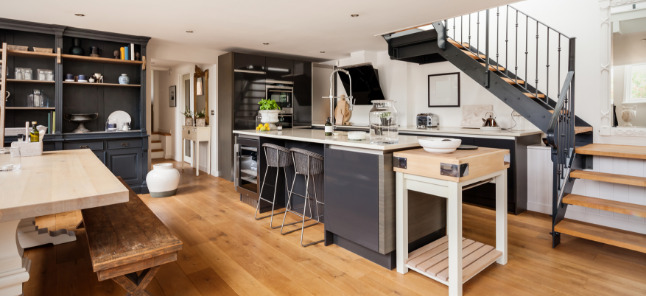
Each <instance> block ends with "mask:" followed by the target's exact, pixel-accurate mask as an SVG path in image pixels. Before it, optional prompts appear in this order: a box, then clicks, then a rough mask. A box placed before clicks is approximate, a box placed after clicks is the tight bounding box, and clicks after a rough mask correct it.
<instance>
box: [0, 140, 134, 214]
mask: <svg viewBox="0 0 646 296" xmlns="http://www.w3.org/2000/svg"><path fill="white" fill-rule="evenodd" d="M9 157H10V156H9V154H2V155H0V162H5V161H7V159H8V158H9ZM0 188H1V191H0V192H1V193H0V196H1V198H0V222H4V221H9V220H17V219H22V218H29V217H36V216H42V215H48V214H53V213H61V212H67V211H72V210H78V209H85V208H92V207H99V206H104V205H110V204H115V203H121V202H127V201H128V189H127V188H126V187H125V186H123V184H121V182H119V180H118V179H117V177H115V176H114V174H112V172H110V170H108V168H107V167H106V166H105V165H104V164H103V163H102V162H101V161H100V160H99V159H98V158H97V157H96V155H94V153H93V152H92V151H91V150H89V149H79V150H62V151H55V152H45V153H43V155H41V156H31V157H22V167H21V169H20V170H18V171H11V172H0Z"/></svg>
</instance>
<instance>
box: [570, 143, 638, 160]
mask: <svg viewBox="0 0 646 296" xmlns="http://www.w3.org/2000/svg"><path fill="white" fill-rule="evenodd" d="M576 153H577V154H585V155H598V156H609V157H618V158H632V159H646V147H645V146H629V145H612V144H588V145H585V146H582V147H577V148H576Z"/></svg>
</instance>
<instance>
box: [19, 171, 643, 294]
mask: <svg viewBox="0 0 646 296" xmlns="http://www.w3.org/2000/svg"><path fill="white" fill-rule="evenodd" d="M175 164H176V166H178V165H179V163H175ZM141 196H142V199H143V201H144V202H145V203H146V204H147V205H148V206H149V207H150V208H151V210H152V211H153V212H154V213H155V214H156V215H157V216H158V217H159V218H160V219H161V220H162V221H163V222H164V224H166V225H167V226H168V227H169V228H170V229H171V231H172V232H173V233H174V234H175V235H177V236H178V237H179V238H180V239H181V240H182V241H183V242H184V248H183V250H182V251H180V252H179V254H178V259H177V261H176V262H173V263H169V264H165V265H163V266H162V267H161V268H160V270H159V272H158V273H157V276H156V277H155V278H154V279H153V281H152V282H151V283H150V285H148V288H147V290H148V291H149V292H150V294H151V295H226V296H229V295H231V296H233V295H254V296H255V295H446V293H447V291H448V290H447V288H446V286H444V285H442V284H440V283H437V282H435V281H433V280H431V279H429V278H427V277H424V276H422V275H420V274H418V273H417V272H414V271H410V272H408V273H407V274H405V275H402V274H399V273H397V272H396V271H395V270H386V269H384V268H382V267H380V266H378V265H376V264H374V263H372V262H370V261H368V260H366V259H363V258H361V257H360V256H358V255H355V254H354V253H352V252H349V251H347V250H345V249H343V248H340V247H338V246H336V245H331V246H327V247H325V246H324V245H323V244H317V245H314V246H310V247H307V248H302V247H301V246H300V244H299V238H300V232H299V231H297V232H294V233H291V234H289V235H285V236H283V235H280V232H279V230H278V229H275V230H271V229H269V221H268V219H264V220H260V221H256V220H254V219H253V213H254V210H255V209H253V208H251V207H250V206H248V205H245V204H243V203H241V202H240V201H239V195H238V194H237V193H236V192H235V190H234V188H233V184H232V183H231V182H228V181H225V180H223V179H220V178H215V177H212V176H208V175H206V174H201V175H200V176H198V177H196V176H195V173H194V172H193V171H192V170H191V169H185V170H184V173H183V174H182V180H181V184H180V188H179V190H178V194H177V195H176V196H173V197H169V198H151V197H150V196H149V195H141ZM463 208H464V236H465V237H466V238H469V239H473V240H477V241H480V242H482V243H485V244H489V245H493V244H495V236H494V234H495V224H494V221H495V212H494V211H492V210H488V209H483V208H480V207H475V206H470V205H464V207H463ZM276 218H277V219H279V220H278V221H279V222H280V221H281V219H282V215H281V216H278V217H276ZM80 219H81V216H80V213H79V212H69V213H63V214H58V215H52V216H47V217H41V218H38V219H37V224H38V225H39V226H41V227H49V228H50V230H56V229H74V228H75V227H76V225H77V224H78V222H79V221H80ZM287 221H288V222H293V221H297V217H295V216H293V215H288V216H287ZM550 225H551V224H550V217H549V216H547V215H543V214H537V213H531V212H527V213H523V214H521V215H517V216H514V215H510V216H509V263H508V264H507V265H505V266H500V265H498V264H493V265H491V266H490V267H489V268H487V269H485V270H484V271H482V272H481V273H479V274H478V275H477V276H475V277H474V278H472V279H471V280H469V281H468V282H467V283H466V284H465V285H464V295H646V281H644V278H646V254H641V253H638V252H633V251H630V250H625V249H621V248H617V247H612V246H607V245H604V244H600V243H596V242H591V241H587V240H583V239H579V238H575V237H571V236H567V235H563V237H562V243H561V245H560V246H558V247H557V248H556V249H552V248H551V237H550V235H549V231H550ZM77 237H78V239H77V241H76V242H72V243H68V244H62V245H58V246H51V245H50V246H43V247H36V248H33V249H28V250H26V251H25V256H26V257H28V258H30V259H31V260H32V268H31V273H30V276H31V278H30V280H29V281H28V282H26V283H25V284H24V292H25V295H124V293H125V291H124V290H123V289H122V288H121V287H119V286H118V285H117V284H115V283H113V282H112V281H103V282H99V281H98V280H97V277H96V274H94V273H93V272H92V268H91V264H90V258H89V254H88V249H87V241H86V237H85V232H84V231H83V230H79V231H77ZM305 237H306V240H307V239H309V240H314V239H320V238H321V237H323V225H317V226H314V227H310V228H307V229H306V232H305Z"/></svg>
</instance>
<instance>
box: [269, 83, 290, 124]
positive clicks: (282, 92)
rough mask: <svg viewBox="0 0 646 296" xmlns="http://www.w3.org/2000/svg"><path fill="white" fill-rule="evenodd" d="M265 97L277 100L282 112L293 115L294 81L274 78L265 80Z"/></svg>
mask: <svg viewBox="0 0 646 296" xmlns="http://www.w3.org/2000/svg"><path fill="white" fill-rule="evenodd" d="M265 97H266V98H267V99H273V100H274V101H276V103H277V104H278V106H279V107H280V113H281V114H289V115H291V114H292V113H293V112H294V111H293V110H294V109H293V107H292V102H293V97H294V82H291V81H282V80H272V79H267V80H265ZM290 121H291V120H290Z"/></svg>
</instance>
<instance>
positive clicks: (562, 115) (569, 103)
mask: <svg viewBox="0 0 646 296" xmlns="http://www.w3.org/2000/svg"><path fill="white" fill-rule="evenodd" d="M573 80H574V71H569V72H568V73H567V76H566V77H565V81H563V88H562V89H561V92H560V94H559V100H558V102H557V103H556V106H555V107H554V113H552V118H551V119H550V125H549V127H548V128H547V143H548V145H550V146H551V147H552V148H554V149H559V148H560V147H559V146H560V145H559V143H560V141H559V137H562V136H563V135H561V134H559V133H557V132H559V131H562V130H561V129H560V128H559V123H561V122H566V123H569V126H568V128H571V129H572V131H571V132H572V134H574V115H573V113H574V112H573V111H574V110H573V109H574V97H573V96H572V97H571V96H570V89H571V86H572V81H573ZM572 139H573V137H572Z"/></svg>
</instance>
